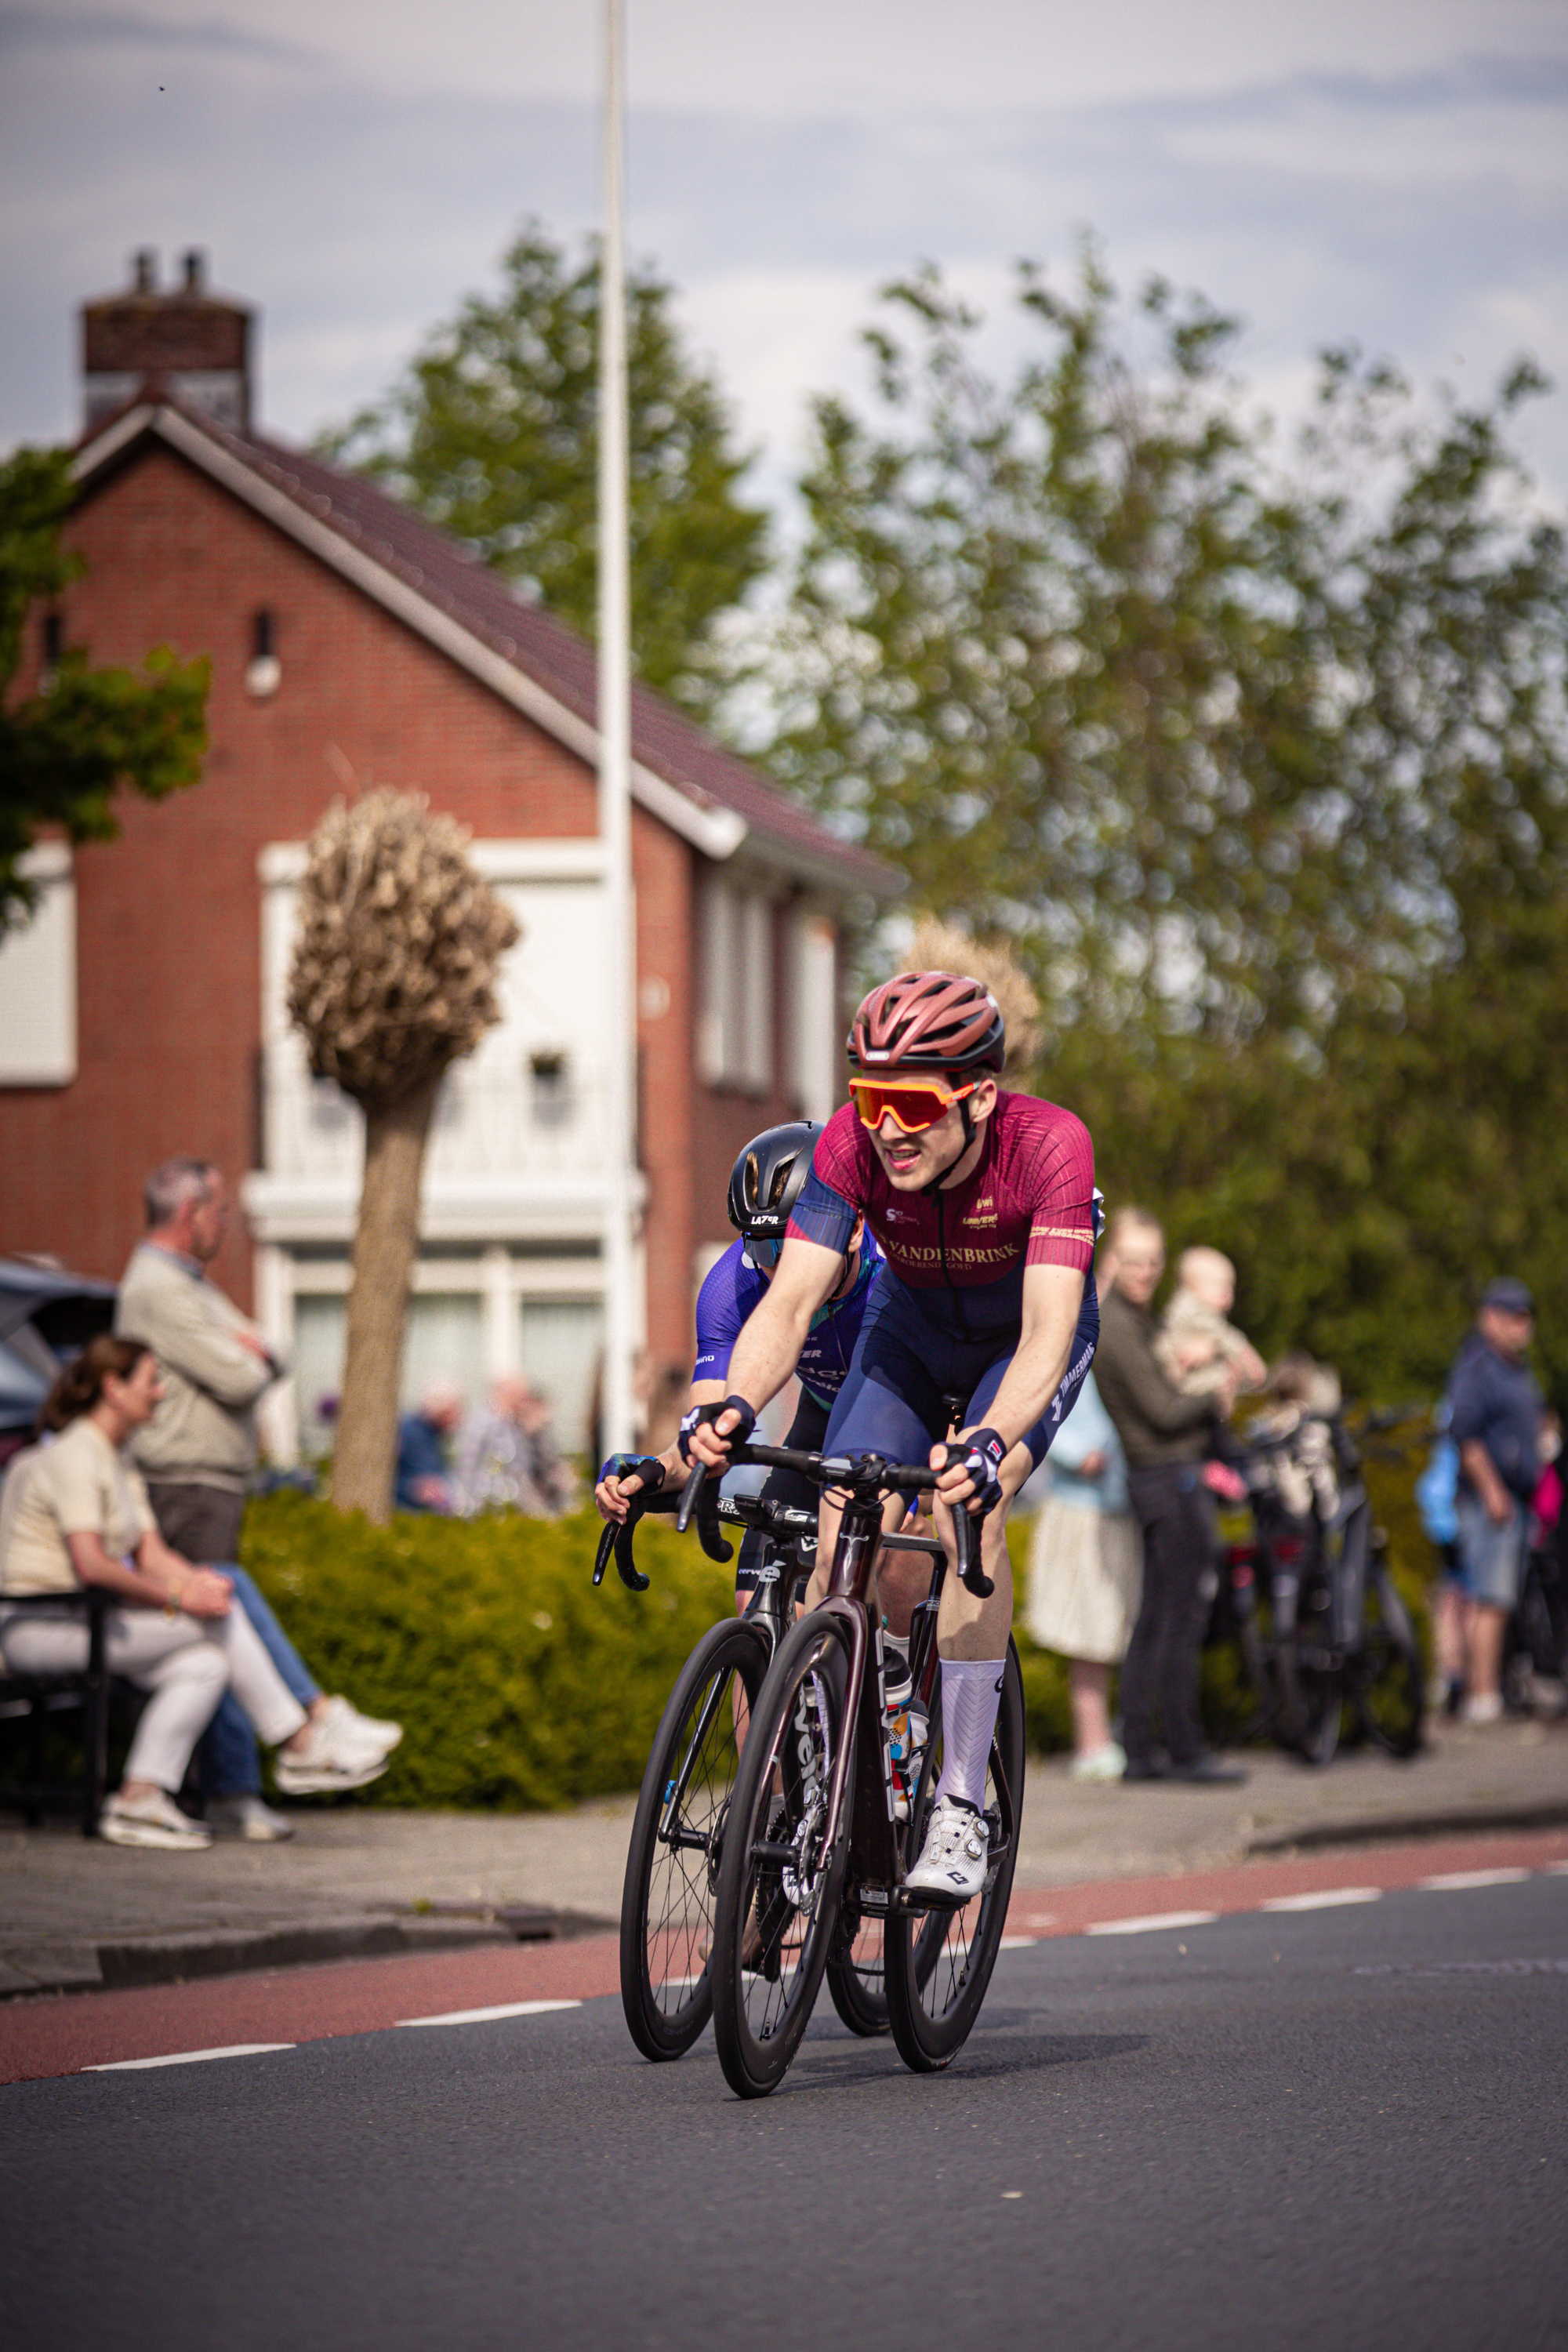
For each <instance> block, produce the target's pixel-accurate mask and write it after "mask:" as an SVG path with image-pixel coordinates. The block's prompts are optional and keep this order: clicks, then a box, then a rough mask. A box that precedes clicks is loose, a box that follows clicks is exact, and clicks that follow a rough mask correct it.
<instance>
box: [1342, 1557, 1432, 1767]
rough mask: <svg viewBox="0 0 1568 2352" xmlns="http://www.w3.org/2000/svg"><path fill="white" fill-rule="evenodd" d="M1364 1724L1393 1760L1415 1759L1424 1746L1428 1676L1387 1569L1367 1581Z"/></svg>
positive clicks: (1362, 1692)
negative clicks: (1413, 1757) (1423, 1728)
mask: <svg viewBox="0 0 1568 2352" xmlns="http://www.w3.org/2000/svg"><path fill="white" fill-rule="evenodd" d="M1359 1676H1360V1686H1359V1689H1358V1692H1357V1704H1358V1707H1359V1711H1360V1715H1361V1720H1362V1722H1363V1724H1364V1726H1365V1727H1366V1729H1367V1732H1368V1733H1369V1735H1370V1736H1371V1738H1373V1739H1374V1740H1375V1741H1376V1742H1377V1745H1378V1746H1379V1747H1380V1748H1383V1749H1384V1751H1385V1753H1386V1754H1388V1755H1390V1756H1400V1757H1404V1756H1414V1755H1415V1750H1416V1749H1417V1748H1419V1747H1420V1745H1421V1726H1422V1717H1423V1716H1424V1714H1425V1712H1426V1676H1425V1675H1424V1673H1423V1671H1422V1665H1421V1651H1420V1648H1419V1645H1418V1644H1417V1643H1416V1639H1415V1627H1414V1626H1413V1625H1412V1623H1411V1622H1410V1614H1409V1612H1408V1611H1407V1610H1406V1608H1405V1603H1404V1601H1402V1600H1401V1599H1400V1597H1399V1593H1398V1591H1397V1589H1396V1587H1395V1585H1394V1579H1393V1578H1392V1577H1391V1576H1390V1575H1389V1573H1388V1570H1387V1569H1386V1568H1378V1569H1374V1570H1373V1573H1372V1576H1371V1577H1370V1578H1369V1579H1368V1581H1367V1590H1366V1624H1365V1628H1364V1631H1363V1649H1362V1655H1361V1659H1360V1662H1359Z"/></svg>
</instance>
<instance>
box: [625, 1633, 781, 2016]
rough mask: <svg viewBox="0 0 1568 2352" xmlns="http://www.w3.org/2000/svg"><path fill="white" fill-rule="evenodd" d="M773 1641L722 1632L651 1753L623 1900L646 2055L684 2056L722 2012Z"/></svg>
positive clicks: (673, 1698) (683, 1679) (698, 1653)
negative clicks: (739, 1859) (729, 1829)
mask: <svg viewBox="0 0 1568 2352" xmlns="http://www.w3.org/2000/svg"><path fill="white" fill-rule="evenodd" d="M767 1663H768V1650H767V1644H766V1643H765V1642H764V1641H763V1639H762V1637H761V1636H760V1635H759V1634H757V1633H753V1632H752V1629H751V1628H750V1627H749V1626H747V1625H744V1624H742V1623H741V1622H739V1621H737V1622H733V1623H731V1624H726V1625H715V1626H714V1627H713V1628H712V1630H711V1632H710V1633H705V1634H704V1635H703V1637H702V1639H701V1641H700V1642H699V1643H698V1644H697V1647H696V1648H695V1649H694V1650H693V1651H692V1653H691V1655H690V1656H689V1658H688V1660H687V1661H686V1664H685V1665H684V1666H683V1667H682V1668H681V1670H680V1673H679V1675H678V1676H677V1678H676V1684H675V1688H674V1689H673V1690H672V1691H671V1693H670V1695H669V1699H668V1704H667V1706H666V1707H665V1710H664V1714H663V1716H662V1717H661V1718H660V1721H659V1727H658V1731H657V1732H656V1733H655V1735H654V1742H653V1746H652V1748H650V1749H649V1751H648V1759H647V1769H646V1771H645V1772H644V1774H643V1782H642V1794H641V1795H640V1797H639V1798H638V1800H637V1814H636V1817H635V1819H634V1821H633V1822H632V1836H631V1844H630V1846H629V1848H628V1849H627V1853H626V1884H625V1886H624V1889H623V1892H622V1895H621V2006H622V2007H623V2009H624V2010H625V2011H626V2023H627V2025H628V2026H629V2027H630V2029H631V2037H632V2040H633V2041H634V2042H636V2043H637V2048H638V2049H639V2050H640V2051H641V2052H642V2053H643V2056H644V2057H645V2058H654V2059H661V2058H679V2057H682V2056H683V2055H684V2054H685V2053H686V2052H687V2051H688V2050H689V2049H690V2047H691V2045H692V2043H693V2042H695V2041H696V2039H697V2037H698V2035H699V2034H700V2032H701V2031H702V2029H703V2027H704V2026H705V2025H706V2024H707V2022H708V2019H709V2014H710V2011H711V2009H712V2005H713V1995H712V1984H711V1980H710V1966H709V1956H710V1951H711V1948H712V1943H713V1909H714V1892H715V1888H716V1887H717V1885H718V1878H719V1862H720V1857H721V1852H722V1846H723V1836H724V1827H725V1822H726V1820H727V1818H728V1815H729V1811H730V1801H731V1792H732V1790H733V1788H734V1782H735V1776H736V1773H737V1771H738V1770H739V1768H740V1757H739V1753H738V1749H737V1745H736V1729H735V1717H736V1699H737V1694H739V1695H740V1696H741V1697H742V1700H743V1702H744V1704H745V1705H746V1706H750V1705H751V1702H752V1700H753V1699H754V1698H755V1696H756V1695H757V1692H758V1691H759V1690H760V1688H761V1687H762V1682H763V1675H764V1674H765V1673H766V1671H767Z"/></svg>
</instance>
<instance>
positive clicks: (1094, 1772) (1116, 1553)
mask: <svg viewBox="0 0 1568 2352" xmlns="http://www.w3.org/2000/svg"><path fill="white" fill-rule="evenodd" d="M1047 1469H1048V1471H1049V1473H1050V1484H1049V1486H1048V1488H1047V1493H1046V1499H1045V1501H1044V1503H1043V1504H1042V1505H1041V1507H1040V1509H1039V1511H1038V1513H1037V1517H1036V1519H1035V1531H1034V1536H1033V1539H1032V1541H1031V1543H1030V1547H1029V1612H1028V1622H1029V1631H1030V1633H1032V1634H1033V1635H1034V1637H1035V1639H1036V1641H1037V1642H1038V1643H1039V1644H1040V1646H1041V1648H1042V1649H1046V1650H1054V1651H1055V1652H1056V1653H1057V1654H1058V1657H1064V1658H1066V1660H1067V1661H1068V1674H1069V1677H1070V1682H1071V1689H1072V1717H1073V1762H1072V1774H1073V1778H1074V1779H1075V1780H1121V1773H1122V1768H1123V1766H1124V1765H1125V1764H1126V1761H1127V1759H1126V1757H1125V1756H1124V1755H1123V1753H1122V1751H1121V1748H1120V1747H1119V1746H1118V1745H1117V1743H1116V1741H1115V1740H1114V1739H1113V1738H1111V1736H1110V1714H1109V1712H1108V1710H1107V1705H1106V1699H1107V1694H1108V1692H1109V1690H1110V1669H1111V1667H1112V1666H1114V1665H1119V1664H1121V1660H1122V1659H1123V1658H1124V1657H1125V1656H1126V1654H1127V1644H1128V1643H1129V1642H1130V1641H1131V1637H1132V1628H1133V1626H1134V1625H1135V1624H1136V1622H1137V1621H1138V1603H1139V1601H1140V1599H1141V1597H1142V1587H1143V1554H1142V1538H1141V1537H1140V1535H1139V1532H1138V1522H1137V1520H1136V1519H1135V1518H1134V1517H1133V1516H1132V1512H1131V1507H1130V1506H1129V1503H1128V1496H1127V1462H1126V1457H1125V1456H1124V1455H1123V1454H1122V1451H1121V1440H1120V1439H1119V1438H1118V1436H1117V1434H1116V1432H1115V1430H1114V1429H1113V1428H1112V1426H1111V1423H1110V1414H1109V1413H1108V1412H1106V1410H1105V1407H1104V1405H1103V1404H1102V1403H1101V1402H1100V1391H1099V1390H1098V1389H1097V1388H1096V1387H1095V1385H1094V1374H1093V1373H1092V1372H1090V1373H1089V1375H1088V1377H1087V1378H1086V1379H1085V1381H1084V1384H1083V1386H1082V1388H1081V1389H1079V1392H1078V1400H1077V1402H1076V1403H1075V1404H1074V1406H1073V1409H1072V1412H1071V1413H1070V1414H1069V1415H1068V1419H1067V1420H1066V1421H1065V1422H1064V1423H1062V1426H1061V1428H1060V1429H1059V1430H1058V1433H1057V1436H1056V1438H1055V1441H1054V1442H1053V1444H1052V1446H1051V1450H1050V1454H1049V1456H1048V1458H1047Z"/></svg>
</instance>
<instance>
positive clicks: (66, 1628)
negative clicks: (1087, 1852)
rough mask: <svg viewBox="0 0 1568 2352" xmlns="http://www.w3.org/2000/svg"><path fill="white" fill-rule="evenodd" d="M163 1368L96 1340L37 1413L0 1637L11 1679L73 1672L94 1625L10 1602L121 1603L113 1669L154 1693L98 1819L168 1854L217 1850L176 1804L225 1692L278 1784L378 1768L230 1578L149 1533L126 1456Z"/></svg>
mask: <svg viewBox="0 0 1568 2352" xmlns="http://www.w3.org/2000/svg"><path fill="white" fill-rule="evenodd" d="M159 1392H160V1391H159V1382H158V1367H157V1363H156V1360H155V1359H154V1358H153V1353H152V1350H151V1349H149V1348H147V1347H145V1346H144V1345H143V1344H142V1341H140V1340H139V1339H129V1338H123V1337H118V1338H110V1337H109V1336H107V1335H105V1336H103V1337H100V1338H99V1339H92V1340H89V1343H88V1345H87V1347H86V1348H85V1349H83V1350H82V1353H81V1354H80V1355H79V1357H78V1358H77V1360H76V1361H75V1363H73V1364H71V1365H68V1367H67V1369H66V1370H64V1371H63V1372H62V1373H61V1374H60V1376H59V1378H58V1380H57V1381H56V1382H55V1384H54V1387H53V1388H52V1389H51V1390H50V1391H49V1395H48V1398H47V1402H45V1405H44V1408H43V1412H42V1413H41V1414H40V1416H39V1426H40V1429H41V1430H44V1431H48V1432H52V1433H54V1442H53V1443H52V1444H47V1443H46V1444H40V1445H39V1446H38V1447H37V1448H36V1449H34V1450H33V1451H31V1452H29V1453H26V1454H21V1455H19V1456H18V1457H17V1459H16V1461H15V1462H14V1463H13V1464H12V1465H11V1470H10V1475H9V1476H8V1477H7V1479H6V1481H5V1501H4V1507H3V1509H0V1648H3V1650H4V1653H5V1660H6V1663H7V1664H8V1665H9V1666H10V1667H11V1668H12V1670H13V1671H14V1672H16V1673H18V1674H32V1675H48V1674H51V1673H62V1674H76V1673H79V1672H80V1671H81V1669H82V1667H83V1666H84V1665H85V1664H86V1661H87V1652H88V1642H89V1633H88V1628H87V1626H86V1624H85V1623H84V1622H83V1621H82V1619H81V1617H80V1615H79V1613H78V1612H76V1611H74V1610H70V1609H67V1608H63V1607H62V1608H61V1609H60V1610H59V1611H58V1613H56V1612H49V1611H47V1610H39V1609H28V1610H26V1611H24V1610H8V1609H6V1608H5V1601H6V1600H7V1599H9V1598H18V1599H19V1598H21V1597H22V1596H24V1595H27V1596H31V1595H37V1594H48V1593H59V1594H62V1595H64V1594H68V1593H75V1592H77V1591H79V1590H80V1588H81V1587H82V1586H83V1585H96V1586H99V1587H100V1588H102V1589H104V1590H106V1591H110V1592H111V1593H113V1594H114V1595H115V1596H116V1600H117V1601H118V1604H119V1605H118V1606H116V1607H115V1608H113V1609H111V1610H110V1612H108V1616H107V1619H106V1622H105V1625H104V1654H105V1658H106V1661H107V1663H108V1665H109V1669H110V1673H111V1674H117V1675H125V1676H127V1677H128V1679H129V1680H131V1681H132V1682H133V1683H135V1684H136V1685H138V1687H139V1688H140V1689H142V1690H144V1691H146V1692H147V1693H148V1694H149V1698H148V1704H147V1706H145V1708H144V1709H143V1710H142V1719H141V1722H140V1723H139V1724H138V1726H137V1728H136V1735H135V1738H134V1739H133V1741H132V1748H131V1753H130V1755H129V1757H128V1758H127V1759H126V1767H125V1776H124V1779H123V1780H121V1785H120V1789H119V1790H118V1792H117V1793H116V1794H115V1795H114V1796H112V1797H110V1800H109V1801H108V1802H107V1804H106V1805H105V1806H104V1808H103V1812H102V1814H101V1816H100V1822H99V1835H100V1837H102V1838H105V1839H107V1840H108V1841H109V1843H110V1844H112V1845H133V1846H156V1847H162V1848H165V1849H173V1850H175V1851H180V1850H187V1849H194V1848H198V1847H202V1846H206V1845H210V1844H211V1843H212V1836H211V1832H209V1831H208V1830H206V1829H205V1828H203V1827H202V1826H201V1825H200V1823H198V1822H193V1821H192V1820H190V1819H189V1817H188V1816H187V1815H186V1814H184V1813H183V1812H182V1811H180V1809H179V1807H178V1806H177V1805H176V1804H175V1802H174V1792H175V1791H176V1790H178V1789H179V1788H180V1786H181V1784H182V1782H183V1781H184V1777H185V1769H186V1767H187V1765H188V1764H189V1762H190V1759H191V1752H192V1750H193V1748H195V1744H196V1741H197V1740H198V1739H199V1738H200V1737H201V1734H202V1732H203V1730H204V1729H205V1727H206V1724H207V1722H208V1721H209V1719H210V1717H211V1716H212V1714H213V1711H214V1709H215V1708H216V1706H217V1704H218V1701H219V1699H220V1698H221V1697H222V1696H223V1694H224V1691H225V1689H226V1688H227V1687H230V1686H232V1688H233V1690H234V1693H235V1696H237V1699H238V1701H239V1703H240V1705H241V1706H243V1707H244V1709H245V1711H246V1714H247V1717H249V1719H250V1721H251V1723H252V1725H253V1726H254V1727H255V1728H256V1730H257V1731H258V1733H259V1734H260V1736H261V1738H263V1739H265V1740H266V1741H267V1742H268V1745H269V1746H271V1747H275V1748H277V1749H278V1750H279V1756H278V1767H277V1769H278V1777H279V1785H280V1786H281V1787H283V1788H285V1789H286V1788H287V1787H288V1786H289V1775H290V1774H295V1775H299V1776H300V1777H301V1779H303V1780H308V1782H309V1785H310V1787H311V1788H317V1787H321V1786H324V1785H330V1786H331V1787H334V1788H339V1789H357V1788H362V1787H363V1785H364V1783H365V1782H366V1781H367V1780H374V1779H375V1778H376V1776H377V1774H378V1773H380V1772H382V1771H384V1769H385V1758H384V1756H383V1757H382V1758H381V1759H379V1760H377V1761H375V1762H374V1763H373V1762H372V1761H371V1760H370V1757H369V1752H368V1751H367V1749H366V1748H365V1747H364V1746H363V1745H362V1744H356V1743H355V1742H354V1741H353V1739H352V1738H350V1737H349V1735H348V1734H347V1732H346V1731H345V1730H344V1728H343V1727H342V1726H341V1725H340V1724H338V1723H337V1722H335V1721H334V1720H332V1719H331V1718H326V1719H323V1718H321V1717H317V1718H315V1719H312V1718H311V1717H309V1716H308V1715H307V1714H306V1711H305V1709H304V1708H303V1707H302V1706H300V1703H299V1701H298V1700H297V1699H295V1698H294V1697H292V1696H290V1694H289V1690H288V1688H287V1686H286V1685H285V1684H284V1683H283V1682H282V1680H281V1679H280V1677H279V1674H278V1671H277V1669H276V1667H275V1666H274V1665H273V1664H272V1661H271V1660H270V1658H269V1657H268V1654H267V1652H266V1650H265V1648H264V1647H263V1645H262V1643H261V1639H260V1637H259V1635H258V1633H257V1632H256V1630H255V1628H254V1627H253V1626H252V1624H251V1622H250V1621H249V1619H248V1618H247V1616H246V1614H245V1612H244V1611H243V1610H242V1609H237V1608H236V1607H235V1606H234V1595H233V1591H232V1588H231V1586H230V1584H229V1581H228V1580H227V1578H226V1577H225V1576H221V1575H219V1574H218V1573H217V1571H216V1570H214V1569H210V1568H195V1567H193V1566H192V1565H191V1563H190V1562H189V1561H188V1560H185V1559H181V1558H180V1556H179V1554H178V1553H177V1552H174V1551H171V1550H170V1549H169V1547H168V1545H167V1544H165V1543H164V1542H163V1539H162V1538H161V1537H160V1536H159V1534H158V1532H157V1528H156V1526H155V1524H154V1521H153V1512H152V1508H151V1506H150V1505H149V1503H148V1500H147V1490H146V1487H145V1486H143V1484H142V1477H141V1475H140V1473H139V1472H138V1471H137V1470H136V1469H135V1468H134V1467H133V1465H132V1464H131V1462H130V1461H129V1460H128V1459H127V1458H126V1454H125V1447H126V1444H127V1442H128V1440H129V1439H130V1437H131V1435H132V1432H133V1431H135V1430H137V1429H140V1428H142V1426H143V1425H144V1424H145V1423H146V1422H147V1421H148V1420H149V1419H150V1418H151V1416H152V1413H153V1409H154V1407H155V1406H156V1404H157V1402H158V1397H159Z"/></svg>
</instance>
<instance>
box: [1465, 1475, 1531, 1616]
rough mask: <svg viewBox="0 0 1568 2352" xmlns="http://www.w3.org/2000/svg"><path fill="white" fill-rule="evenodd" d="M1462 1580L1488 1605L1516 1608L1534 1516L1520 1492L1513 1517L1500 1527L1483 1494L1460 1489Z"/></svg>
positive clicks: (1468, 1591) (1471, 1593)
mask: <svg viewBox="0 0 1568 2352" xmlns="http://www.w3.org/2000/svg"><path fill="white" fill-rule="evenodd" d="M1458 1519H1459V1545H1458V1550H1459V1563H1460V1574H1459V1582H1460V1584H1461V1586H1462V1587H1463V1589H1464V1591H1465V1592H1466V1594H1467V1596H1468V1598H1469V1599H1470V1600H1471V1601H1479V1602H1481V1603H1482V1605H1483V1606H1484V1607H1486V1608H1488V1609H1503V1610H1510V1609H1515V1608H1517V1607H1518V1605H1519V1594H1520V1587H1521V1584H1522V1582H1523V1580H1524V1554H1525V1548H1526V1545H1527V1543H1528V1541H1529V1538H1530V1518H1529V1514H1528V1513H1527V1512H1526V1510H1525V1509H1524V1507H1522V1505H1521V1503H1520V1501H1519V1498H1518V1496H1514V1498H1513V1517H1512V1518H1510V1519H1505V1520H1504V1521H1503V1524H1502V1526H1501V1527H1498V1526H1497V1525H1496V1524H1495V1522H1494V1521H1493V1518H1492V1516H1491V1513H1490V1512H1489V1510H1488V1509H1487V1507H1486V1505H1485V1504H1484V1503H1483V1502H1482V1500H1481V1498H1480V1496H1479V1495H1471V1494H1467V1493H1466V1492H1465V1491H1464V1490H1463V1489H1462V1488H1461V1490H1460V1493H1459V1497H1458Z"/></svg>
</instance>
